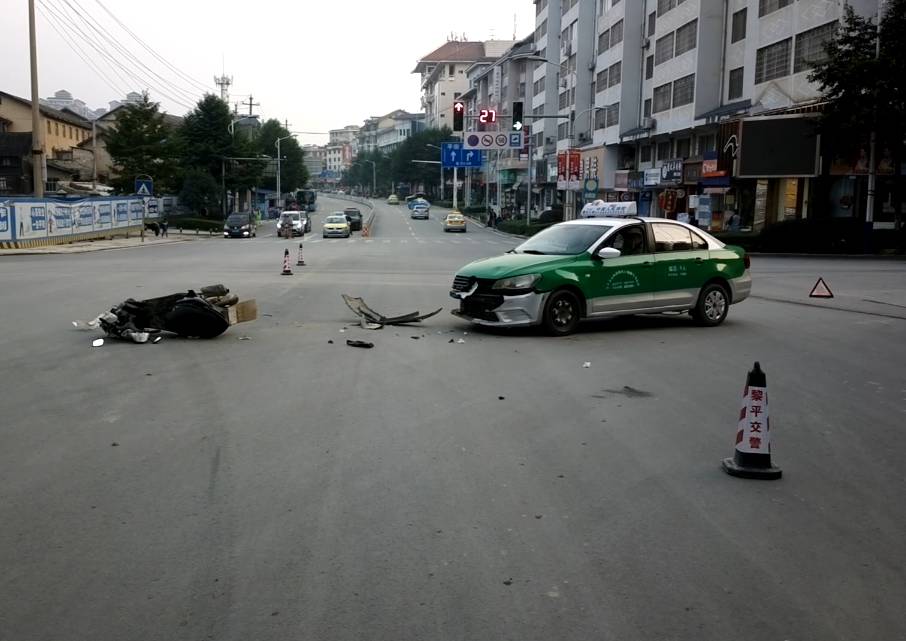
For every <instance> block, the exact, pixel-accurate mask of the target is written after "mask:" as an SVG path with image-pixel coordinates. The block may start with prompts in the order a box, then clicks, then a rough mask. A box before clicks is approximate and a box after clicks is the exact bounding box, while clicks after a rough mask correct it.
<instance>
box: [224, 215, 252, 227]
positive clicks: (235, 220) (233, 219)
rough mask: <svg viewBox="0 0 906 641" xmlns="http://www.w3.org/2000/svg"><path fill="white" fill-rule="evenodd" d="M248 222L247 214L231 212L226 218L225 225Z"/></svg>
mask: <svg viewBox="0 0 906 641" xmlns="http://www.w3.org/2000/svg"><path fill="white" fill-rule="evenodd" d="M248 222H249V218H248V216H243V215H241V214H233V215H231V216H230V217H229V218H227V225H246V224H248Z"/></svg>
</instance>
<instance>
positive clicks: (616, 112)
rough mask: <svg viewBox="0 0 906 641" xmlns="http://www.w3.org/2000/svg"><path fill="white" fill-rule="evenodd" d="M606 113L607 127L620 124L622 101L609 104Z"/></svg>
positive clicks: (605, 124)
mask: <svg viewBox="0 0 906 641" xmlns="http://www.w3.org/2000/svg"><path fill="white" fill-rule="evenodd" d="M604 113H605V114H606V121H605V123H604V126H605V127H615V126H616V125H618V124H620V103H618V102H615V103H613V104H612V105H608V106H607V109H606V110H604Z"/></svg>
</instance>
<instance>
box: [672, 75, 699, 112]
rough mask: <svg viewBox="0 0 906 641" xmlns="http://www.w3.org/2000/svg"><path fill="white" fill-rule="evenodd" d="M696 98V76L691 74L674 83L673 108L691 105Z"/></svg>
mask: <svg viewBox="0 0 906 641" xmlns="http://www.w3.org/2000/svg"><path fill="white" fill-rule="evenodd" d="M694 98H695V74H694V73H693V74H690V75H688V76H685V77H684V78H680V79H679V80H675V81H674V82H673V106H674V107H682V106H683V105H688V104H691V103H692V101H693V99H694Z"/></svg>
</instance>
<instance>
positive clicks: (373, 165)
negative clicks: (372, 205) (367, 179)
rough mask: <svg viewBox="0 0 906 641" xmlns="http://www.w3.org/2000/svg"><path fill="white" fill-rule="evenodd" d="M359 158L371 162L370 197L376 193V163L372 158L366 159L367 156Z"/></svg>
mask: <svg viewBox="0 0 906 641" xmlns="http://www.w3.org/2000/svg"><path fill="white" fill-rule="evenodd" d="M359 160H360V161H362V162H367V163H371V197H372V198H374V195H375V194H376V193H377V163H376V162H375V161H373V160H368V159H367V158H359Z"/></svg>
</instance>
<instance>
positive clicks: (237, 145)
mask: <svg viewBox="0 0 906 641" xmlns="http://www.w3.org/2000/svg"><path fill="white" fill-rule="evenodd" d="M232 121H233V115H232V114H231V113H230V109H229V107H228V106H227V104H226V103H225V102H223V100H221V99H220V98H218V97H216V96H214V95H211V94H208V95H206V96H205V97H204V98H202V99H201V100H200V101H199V102H198V104H197V105H196V106H195V109H193V110H192V111H191V112H190V113H189V114H188V115H187V116H186V118H185V121H184V122H183V126H182V127H181V129H180V136H179V137H180V142H181V145H182V149H183V153H182V163H181V164H182V170H183V172H184V174H185V175H187V176H188V175H189V174H190V173H191V172H193V171H202V172H205V173H207V174H208V176H210V177H211V178H212V180H214V181H215V182H216V183H218V184H219V183H221V182H223V183H224V184H225V186H226V188H227V189H228V190H241V189H250V188H252V187H254V186H256V185H259V184H261V179H262V175H263V174H264V171H265V169H266V168H267V165H268V160H267V159H261V160H249V159H251V158H256V157H258V156H260V153H259V152H258V147H257V146H256V144H255V141H254V139H253V138H252V137H250V136H249V135H247V134H245V133H243V132H242V131H241V130H240V129H236V130H235V131H234V132H233V133H230V125H231V123H232ZM236 158H242V159H243V160H235V159H236ZM221 172H223V173H221ZM204 182H205V184H206V185H210V182H209V181H204ZM205 193H207V191H205ZM222 197H223V195H221V198H222ZM207 210H208V212H209V213H210V214H211V215H214V211H215V210H214V209H213V208H211V207H207Z"/></svg>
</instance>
